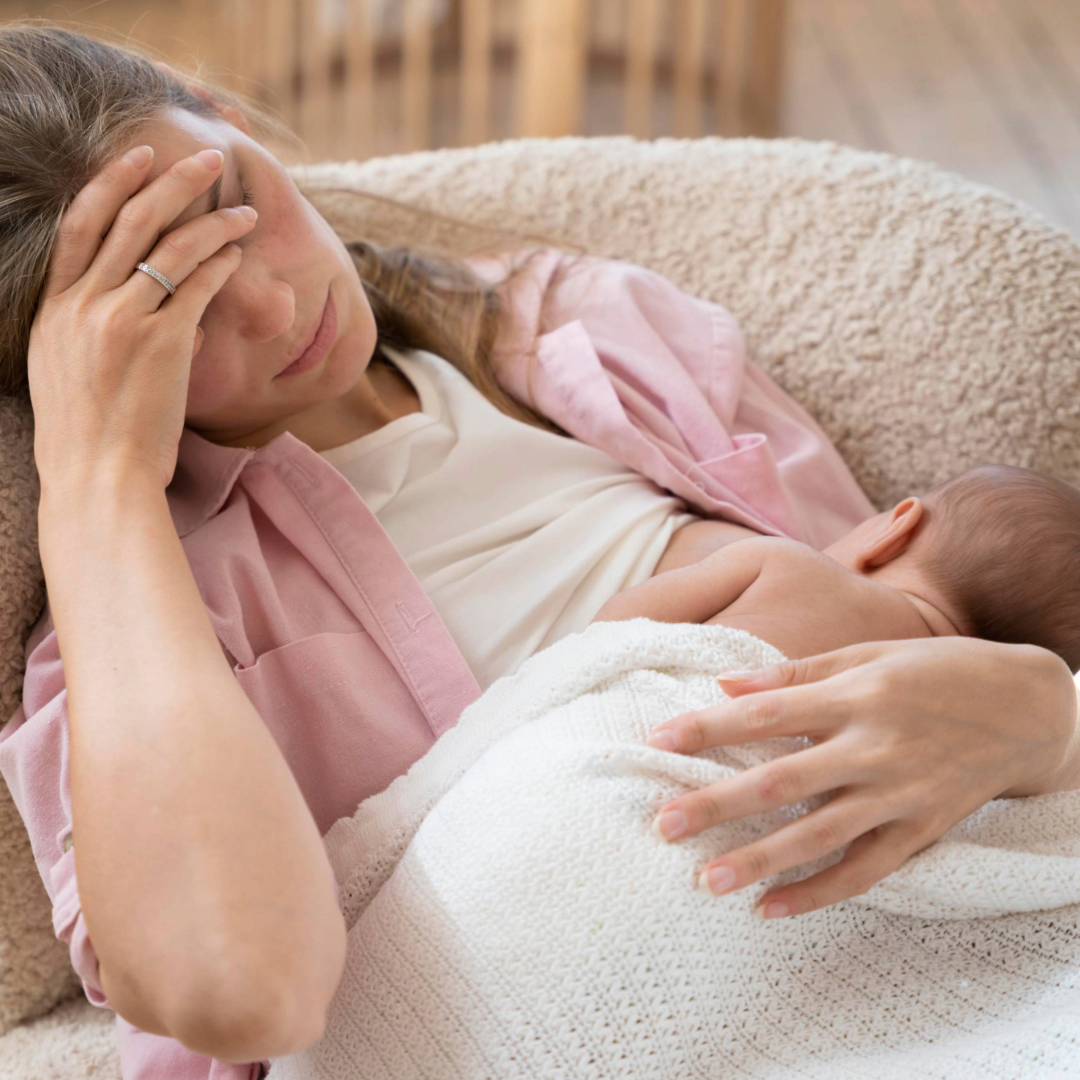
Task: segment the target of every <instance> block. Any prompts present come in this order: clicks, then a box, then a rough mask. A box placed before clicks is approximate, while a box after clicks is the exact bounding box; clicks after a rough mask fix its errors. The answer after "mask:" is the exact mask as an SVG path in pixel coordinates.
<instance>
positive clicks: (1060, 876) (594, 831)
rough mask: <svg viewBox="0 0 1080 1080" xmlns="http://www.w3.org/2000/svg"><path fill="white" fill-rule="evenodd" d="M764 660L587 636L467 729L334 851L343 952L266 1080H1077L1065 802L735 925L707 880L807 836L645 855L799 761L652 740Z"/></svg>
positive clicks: (719, 832)
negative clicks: (836, 898) (729, 788)
mask: <svg viewBox="0 0 1080 1080" xmlns="http://www.w3.org/2000/svg"><path fill="white" fill-rule="evenodd" d="M778 659H782V656H781V654H780V653H779V652H778V651H777V650H776V649H775V648H773V647H772V646H770V645H768V644H766V643H765V642H763V641H761V640H760V639H758V638H755V637H752V636H751V635H749V634H746V633H744V632H743V631H734V630H729V629H727V628H725V627H721V626H703V625H695V624H667V623H654V622H651V621H649V620H646V619H633V620H630V621H626V622H603V623H594V624H592V625H591V626H589V627H588V628H587V629H586V630H585V631H584V632H582V633H580V634H573V635H571V636H569V637H566V638H563V639H562V640H561V641H559V642H557V643H556V644H555V645H553V646H551V647H549V648H547V649H545V650H543V651H542V652H540V653H537V654H536V655H535V656H533V657H531V658H530V659H529V660H528V661H526V662H525V663H524V664H523V665H522V666H521V668H520V669H519V670H518V671H517V673H515V674H514V675H513V676H509V677H507V678H503V679H500V680H498V681H497V682H496V683H494V684H493V685H492V686H490V687H489V688H488V690H487V691H486V692H485V693H484V694H483V696H482V697H481V698H479V699H478V700H477V701H476V702H474V703H473V704H472V705H471V706H470V707H469V708H467V709H466V710H465V711H464V712H463V713H462V715H461V719H460V721H459V722H458V724H457V726H456V727H455V728H453V729H452V730H451V731H449V732H447V733H446V734H445V735H444V736H442V738H441V739H440V740H439V741H438V742H437V743H436V744H435V745H434V746H433V747H432V748H431V750H430V751H429V752H428V753H427V754H426V755H425V756H424V757H423V758H422V759H421V760H420V761H418V762H417V763H416V764H415V765H414V766H413V767H412V768H411V769H410V770H409V772H408V774H406V775H405V776H401V777H398V779H396V780H395V781H394V782H393V783H392V784H391V785H390V786H389V787H388V788H387V789H386V790H385V791H383V792H381V793H379V794H378V795H376V796H375V797H373V798H371V799H369V800H366V801H365V802H364V803H362V804H361V805H360V807H359V808H358V810H357V812H356V814H355V815H354V816H353V817H352V818H342V819H341V820H339V821H338V822H337V823H336V824H335V825H334V826H333V827H332V828H331V829H330V830H329V832H328V833H327V835H326V837H325V840H326V844H327V848H328V850H329V852H330V856H331V861H332V863H333V866H334V869H335V873H336V874H337V877H338V881H339V883H340V885H341V888H342V904H343V909H344V911H345V916H346V922H347V925H348V926H349V937H348V957H347V961H346V967H345V972H344V976H343V978H342V981H341V984H340V986H339V988H338V991H337V994H336V997H335V999H334V1001H333V1003H332V1006H331V1010H330V1014H329V1019H328V1023H327V1028H326V1031H325V1033H324V1035H323V1037H322V1038H321V1039H320V1040H319V1041H318V1042H317V1043H316V1044H315V1045H314V1046H312V1047H310V1048H309V1049H308V1050H305V1051H303V1052H301V1053H298V1054H294V1055H291V1056H289V1057H284V1058H279V1059H274V1061H273V1062H272V1066H273V1067H272V1069H271V1073H270V1077H271V1080H411V1078H421V1077H423V1078H426V1080H451V1078H468V1080H487V1078H491V1080H517V1078H521V1080H547V1078H556V1077H558V1078H560V1080H591V1078H601V1077H602V1078H609V1077H620V1078H623V1077H625V1078H633V1080H654V1078H655V1080H683V1078H687V1080H689V1078H702V1080H705V1078H716V1080H736V1078H742V1077H755V1078H769V1080H792V1078H796V1077H799V1078H804V1077H805V1078H816V1077H821V1078H823V1080H825V1078H827V1080H846V1078H848V1077H850V1078H852V1080H890V1078H894V1077H895V1078H901V1077H903V1078H905V1080H906V1078H920V1080H921V1078H929V1077H948V1078H950V1080H953V1078H955V1080H973V1078H976V1077H978V1078H984V1077H997V1078H1001V1080H1019V1078H1027V1077H1039V1078H1050V1077H1073V1078H1075V1077H1077V1076H1078V1075H1080V793H1075V792H1068V793H1060V794H1056V795H1047V796H1039V797H1032V798H1027V799H1002V800H995V801H993V802H991V803H989V804H987V805H986V806H984V807H983V808H981V809H980V810H979V811H977V812H976V813H974V814H972V815H971V816H970V817H968V818H966V819H965V820H964V821H962V822H960V823H959V824H957V825H956V826H955V827H954V828H952V829H951V830H950V831H949V832H948V833H947V834H946V835H945V836H944V837H942V838H941V840H939V841H938V842H937V843H935V844H933V845H931V846H930V847H929V848H927V849H926V850H925V851H923V852H921V853H920V854H918V855H916V856H914V857H913V858H911V859H909V860H908V861H907V863H905V865H904V866H903V867H902V868H901V869H900V870H899V871H897V872H896V873H894V874H893V875H891V876H890V877H889V878H887V879H886V880H885V881H883V882H881V883H879V884H878V885H876V886H874V887H873V888H872V889H870V890H869V891H868V892H867V893H865V894H863V895H862V896H859V897H857V898H854V899H852V900H849V901H846V902H844V903H841V904H837V905H833V906H832V907H829V908H825V909H823V910H821V911H817V912H813V913H810V914H807V915H801V916H796V917H792V918H787V919H776V920H769V921H762V920H759V919H754V918H752V917H751V911H752V909H753V906H754V902H755V900H756V898H757V897H758V896H760V895H761V894H762V893H763V892H764V888H765V885H767V884H768V885H771V884H777V883H780V882H784V881H790V880H794V879H796V878H799V877H803V876H805V875H806V874H807V873H808V872H810V871H812V870H817V869H821V868H823V867H825V866H827V865H829V864H831V863H832V862H835V861H836V860H837V858H838V857H839V856H838V855H837V854H834V855H832V856H829V857H827V858H825V859H822V860H819V861H818V862H816V863H814V864H812V865H811V866H809V867H802V868H796V869H793V870H791V871H788V872H786V873H784V874H780V875H776V876H775V877H774V878H772V879H769V881H767V882H765V883H762V884H759V885H757V886H752V887H749V888H747V889H744V890H740V891H739V892H737V893H734V894H732V895H729V896H726V897H720V898H717V897H713V896H709V895H707V894H704V893H701V892H698V891H696V890H695V888H694V884H695V879H696V877H697V873H698V871H699V870H700V868H701V866H702V865H703V864H704V863H705V862H706V861H708V860H709V859H711V858H713V857H715V856H716V855H718V854H720V853H721V852H723V851H727V850H731V849H732V848H734V847H737V846H740V845H742V844H745V843H747V842H748V841H750V840H751V839H753V838H755V837H759V836H762V835H765V834H766V833H768V832H771V831H772V830H774V829H775V828H777V827H779V826H781V825H783V824H785V823H786V822H788V821H790V820H792V819H793V818H794V817H796V816H798V815H800V814H802V813H806V812H808V811H809V810H811V809H813V808H814V807H816V806H817V805H820V804H821V802H822V801H824V796H818V797H817V798H816V799H814V800H811V801H808V802H807V803H805V804H801V805H800V806H797V807H792V808H787V809H785V810H782V811H776V812H772V813H767V814H759V815H756V816H754V817H750V818H744V819H742V820H739V821H734V822H729V823H726V824H723V825H720V826H717V827H715V828H713V829H710V830H708V831H706V832H705V833H703V834H701V835H699V836H696V837H693V838H692V839H690V840H684V841H680V842H677V843H674V844H666V843H665V842H664V841H662V840H659V839H657V838H656V837H654V836H652V835H651V834H650V832H649V826H650V824H651V822H652V819H653V817H654V814H655V812H656V810H657V809H658V808H659V807H660V806H662V805H663V804H664V803H666V802H668V801H670V800H671V799H672V798H674V797H675V796H677V795H678V794H680V793H682V792H685V791H687V790H690V789H692V788H697V787H701V786H703V785H705V784H709V783H712V782H714V781H716V780H720V779H722V778H724V777H727V776H731V775H732V774H734V773H736V772H738V771H740V770H743V769H745V768H748V767H749V766H751V765H753V764H756V763H758V762H760V761H764V760H767V759H769V758H772V757H775V756H777V755H779V754H783V753H788V752H791V751H794V750H797V749H799V748H802V747H804V746H806V745H808V743H807V741H806V740H802V739H774V740H769V741H763V742H759V743H757V744H751V745H744V746H741V747H736V748H729V749H718V750H709V751H704V752H701V753H699V754H697V755H694V756H684V755H678V754H672V753H667V752H664V751H660V750H654V749H651V748H650V747H647V746H645V745H643V743H644V740H645V738H646V737H647V736H648V734H649V732H650V731H651V730H652V729H653V728H654V727H655V726H656V725H657V724H659V723H661V722H662V721H663V720H666V719H669V718H670V717H672V716H675V715H677V714H678V713H681V712H685V711H687V710H689V709H695V708H701V707H703V706H705V705H707V704H710V703H714V702H717V701H720V700H722V699H723V696H724V695H723V693H722V692H721V690H720V689H719V687H718V685H717V684H716V682H715V674H716V673H717V672H719V671H723V670H725V669H729V668H746V667H755V666H758V665H760V664H764V663H769V662H772V661H774V660H778Z"/></svg>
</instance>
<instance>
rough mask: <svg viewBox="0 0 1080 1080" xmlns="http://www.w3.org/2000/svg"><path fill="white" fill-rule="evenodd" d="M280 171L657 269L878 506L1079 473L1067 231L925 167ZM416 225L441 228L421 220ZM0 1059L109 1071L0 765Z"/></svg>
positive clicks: (565, 156) (39, 593)
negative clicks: (731, 336) (712, 321)
mask: <svg viewBox="0 0 1080 1080" xmlns="http://www.w3.org/2000/svg"><path fill="white" fill-rule="evenodd" d="M291 171H292V174H293V176H294V179H296V180H297V182H298V183H299V184H300V185H301V186H302V187H303V188H305V190H306V191H307V192H308V194H309V197H310V198H311V199H312V202H313V203H314V204H315V205H316V206H317V207H318V208H319V209H320V210H321V211H322V212H323V213H324V214H325V215H326V216H327V218H328V220H330V221H331V222H332V223H333V224H335V227H337V228H338V229H339V233H340V234H341V235H342V236H343V238H344V239H346V240H351V239H358V238H362V237H365V236H367V237H372V238H374V239H376V240H378V241H380V242H390V241H392V242H399V243H407V242H410V241H413V242H415V241H417V240H420V239H424V238H426V237H427V236H429V235H430V234H429V233H427V231H426V230H427V229H429V228H431V225H430V223H429V224H425V225H424V226H423V228H424V235H423V236H421V235H419V232H418V230H419V229H420V225H419V224H418V221H417V219H416V217H415V215H407V214H404V213H402V212H401V211H398V210H396V209H395V208H394V207H393V206H392V205H388V204H386V203H383V202H379V201H377V200H361V201H357V200H353V199H351V197H350V196H349V194H348V193H342V192H331V191H329V190H326V189H328V188H331V187H345V188H348V189H355V190H362V191H366V192H370V193H373V194H375V195H381V196H389V197H391V198H393V199H397V200H400V201H402V202H405V203H408V204H412V205H415V206H419V207H421V208H424V209H426V210H432V211H436V212H441V213H442V214H449V215H454V216H456V217H459V218H464V219H466V220H468V221H470V222H473V223H476V224H479V225H483V226H488V227H491V228H499V227H503V226H505V225H506V224H507V223H512V225H513V227H514V228H515V229H517V230H520V231H521V232H523V233H531V234H536V235H542V236H544V237H547V238H548V239H549V240H550V239H556V240H558V239H562V240H565V241H567V242H570V243H573V244H576V245H580V246H582V247H584V248H586V249H587V250H589V251H591V252H593V253H595V254H599V255H604V256H609V257H612V258H619V259H626V260H629V261H632V262H636V263H639V264H641V265H643V266H647V267H650V268H652V269H655V270H657V271H660V272H661V273H663V274H665V275H667V276H668V277H670V278H671V279H672V280H674V281H675V282H676V283H677V284H678V285H680V286H681V287H683V288H684V289H686V290H688V291H689V292H692V293H694V294H696V295H699V296H703V297H705V298H707V299H710V300H714V301H717V302H719V303H722V304H723V305H724V306H726V307H727V308H729V309H730V310H731V311H732V312H733V313H734V314H735V316H736V317H737V318H738V319H739V321H740V323H741V325H742V327H743V329H744V331H745V333H746V337H747V343H748V348H749V352H750V357H751V359H752V360H753V362H755V363H756V364H758V365H759V366H760V367H761V368H763V369H764V370H765V371H766V372H768V373H769V374H770V375H771V376H773V377H774V378H775V379H776V380H777V381H778V382H779V383H780V385H781V386H783V387H784V389H786V390H787V391H788V392H789V393H791V394H792V395H793V396H794V397H795V398H796V399H797V400H798V401H800V402H801V403H802V404H803V405H804V406H805V407H806V408H807V409H809V411H810V412H811V413H812V414H813V415H814V416H815V417H816V418H817V420H818V421H819V422H820V423H821V425H822V426H823V427H824V429H825V431H826V432H827V433H828V435H829V436H830V438H832V439H833V441H834V442H835V443H836V445H837V447H838V448H839V450H840V452H841V453H842V454H843V456H844V458H845V459H846V460H847V462H848V463H849V465H850V466H851V468H852V469H853V471H854V473H855V475H856V476H857V477H858V479H859V481H860V483H861V484H862V485H863V487H864V488H865V490H866V492H867V494H868V495H869V496H870V498H871V500H872V501H873V502H874V503H875V504H876V505H877V506H878V508H879V509H884V508H885V507H887V506H889V505H892V503H893V502H895V501H898V500H899V499H900V498H902V497H903V496H904V495H906V494H908V493H909V492H918V491H921V490H925V489H927V488H929V487H932V486H933V485H934V484H936V483H939V482H941V481H942V480H944V479H946V478H947V477H949V476H951V475H953V474H955V473H957V472H959V471H962V470H963V469H966V468H970V467H972V466H974V465H977V464H981V463H985V462H991V461H996V462H1003V463H1006V464H1013V465H1023V466H1027V467H1029V468H1034V469H1038V470H1040V471H1044V472H1047V473H1050V474H1052V475H1054V476H1057V477H1059V478H1061V479H1063V480H1066V481H1069V482H1071V483H1080V247H1078V246H1077V244H1076V243H1075V242H1074V241H1073V240H1072V239H1071V238H1070V237H1069V236H1068V235H1067V234H1065V233H1063V232H1060V231H1058V230H1056V229H1055V228H1054V227H1052V226H1051V225H1049V224H1048V223H1047V222H1045V221H1044V220H1043V219H1041V218H1040V217H1039V216H1038V215H1037V214H1035V213H1034V212H1033V211H1032V210H1030V209H1028V208H1027V207H1025V206H1023V205H1021V204H1019V203H1017V202H1015V201H1013V200H1011V199H1009V198H1008V197H1006V196H1004V195H1002V194H1000V193H998V192H995V191H992V190H990V189H988V188H984V187H980V186H978V185H975V184H972V183H968V182H966V181H964V180H961V179H959V178H958V177H955V176H952V175H950V174H948V173H945V172H942V171H941V170H939V169H937V168H935V167H933V166H931V165H927V164H922V163H919V162H915V161H909V160H904V159H900V158H895V157H892V156H889V155H885V154H871V153H864V152H860V151H855V150H851V149H847V148H844V147H841V146H837V145H835V144H833V143H810V142H804V141H800V140H793V139H788V140H777V141H765V140H756V139H728V140H724V139H717V138H707V139H698V140H673V139H661V140H657V141H654V142H639V141H636V140H634V139H631V138H625V137H615V138H596V139H580V138H567V139H557V140H541V139H536V140H532V139H527V140H516V141H509V142H504V143H493V144H489V145H486V146H481V147H476V148H470V149H465V150H441V151H433V152H425V153H417V154H409V155H403V156H399V157H392V158H383V159H375V160H370V161H366V162H362V163H357V162H347V163H339V162H328V163H323V164H319V165H315V166H308V167H302V166H297V167H294V168H293V169H292V170H291ZM435 227H436V229H437V230H438V229H442V228H447V229H450V228H452V226H451V225H449V224H437V225H436V226H435ZM37 499H38V482H37V474H36V471H35V468H34V458H33V426H32V417H31V414H30V409H29V405H28V404H27V403H25V402H22V401H11V400H8V401H3V402H0V574H2V580H3V583H4V584H3V589H2V594H0V723H2V722H3V721H4V720H6V719H7V718H8V717H9V716H10V715H11V714H12V713H13V712H14V711H15V710H16V708H17V707H18V704H19V700H20V698H19V695H20V693H21V688H22V675H23V667H24V658H23V646H24V643H25V641H26V638H27V635H28V633H29V631H30V628H31V627H32V625H33V624H34V622H35V621H36V620H37V618H38V616H39V614H40V612H41V610H42V607H43V604H44V598H45V592H44V582H43V578H42V573H41V565H40V561H39V559H38V555H37V545H36V539H37V536H36V520H37V519H36V511H37ZM0 866H2V867H3V901H2V903H0V1076H2V1077H4V1078H5V1080H74V1078H76V1077H79V1078H83V1077H90V1076H93V1077H95V1078H102V1080H104V1078H110V1080H116V1078H118V1077H119V1075H120V1071H119V1063H118V1058H117V1055H116V1049H115V1038H114V1034H113V1024H112V1021H113V1014H112V1013H111V1012H110V1011H108V1010H103V1009H95V1008H93V1007H92V1006H90V1005H89V1003H88V1002H87V1001H86V1000H85V998H83V996H82V993H81V987H80V984H79V982H78V980H77V979H76V977H75V974H74V972H73V971H72V969H71V966H70V963H69V961H68V956H67V950H66V947H65V946H64V945H63V944H61V943H60V942H58V941H56V939H55V937H54V935H53V932H52V926H51V919H50V908H49V902H48V897H47V895H46V893H45V889H44V887H43V885H42V883H41V880H40V878H39V877H38V874H37V871H36V869H35V866H34V861H33V857H32V855H31V851H30V844H29V840H28V838H27V835H26V831H25V829H24V827H23V825H22V821H21V819H20V818H19V815H18V813H17V811H16V810H15V808H14V805H13V803H12V802H11V799H10V796H9V795H8V793H7V791H6V789H3V787H2V782H0Z"/></svg>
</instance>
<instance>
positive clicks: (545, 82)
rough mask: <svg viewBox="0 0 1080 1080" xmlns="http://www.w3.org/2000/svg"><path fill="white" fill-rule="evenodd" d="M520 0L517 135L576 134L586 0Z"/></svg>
mask: <svg viewBox="0 0 1080 1080" xmlns="http://www.w3.org/2000/svg"><path fill="white" fill-rule="evenodd" d="M518 3H519V7H518V29H517V67H518V70H517V76H516V79H517V85H516V87H515V98H516V100H515V103H514V105H515V110H514V111H515V127H516V129H517V134H518V135H521V136H548V137H555V136H559V135H571V134H574V133H576V132H577V131H578V130H579V127H580V124H581V114H582V106H583V104H584V96H585V60H586V48H585V46H586V19H585V14H586V11H585V0H518Z"/></svg>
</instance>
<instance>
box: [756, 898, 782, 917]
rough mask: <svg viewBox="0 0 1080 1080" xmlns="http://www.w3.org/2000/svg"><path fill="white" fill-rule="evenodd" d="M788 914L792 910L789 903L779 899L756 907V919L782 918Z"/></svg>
mask: <svg viewBox="0 0 1080 1080" xmlns="http://www.w3.org/2000/svg"><path fill="white" fill-rule="evenodd" d="M788 914H790V912H789V911H788V906H787V904H782V903H780V901H779V900H773V901H772V903H770V904H758V906H757V907H756V908H754V918H755V919H782V918H783V917H784V916H785V915H788Z"/></svg>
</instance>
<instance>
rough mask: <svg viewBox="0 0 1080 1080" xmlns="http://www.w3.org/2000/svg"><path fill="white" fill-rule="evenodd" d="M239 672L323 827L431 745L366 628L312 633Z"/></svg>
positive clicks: (430, 736) (428, 734)
mask: <svg viewBox="0 0 1080 1080" xmlns="http://www.w3.org/2000/svg"><path fill="white" fill-rule="evenodd" d="M233 674H234V675H235V677H236V679H237V681H238V682H239V683H240V686H241V688H242V689H243V691H244V693H246V694H247V696H248V698H249V699H250V701H251V703H252V704H253V705H254V706H255V709H256V710H257V712H258V713H259V715H260V716H261V717H262V719H263V721H264V722H265V723H266V726H267V728H269V730H270V733H271V735H272V736H273V737H274V740H275V741H276V742H277V744H278V747H279V748H280V750H281V752H282V754H283V756H284V757H285V760H286V762H287V763H288V765H289V768H290V769H291V770H292V772H293V775H294V776H295V777H296V780H297V783H298V784H299V786H300V789H301V791H302V792H303V795H304V798H305V799H306V800H307V803H308V805H309V807H310V808H311V810H312V813H313V815H314V816H315V819H316V822H317V823H318V824H319V826H320V828H321V829H324V830H325V829H326V828H329V826H330V825H331V824H333V822H334V821H335V820H336V819H337V818H338V817H340V816H341V815H343V814H351V813H352V812H353V811H354V810H355V809H356V806H357V804H358V803H359V801H360V800H361V799H363V798H366V797H367V796H368V795H370V794H374V793H375V792H377V791H381V790H382V789H383V788H384V787H385V786H386V785H387V784H388V783H389V782H390V780H392V779H393V778H394V777H395V776H397V775H398V774H399V773H402V772H404V771H406V770H407V769H408V767H409V765H411V764H412V762H413V761H415V760H416V759H417V758H418V757H419V756H421V754H423V753H424V751H425V750H426V749H427V748H428V747H429V746H430V745H431V743H432V742H434V735H433V734H432V732H431V730H430V728H429V726H428V725H427V723H426V721H425V720H424V718H423V716H422V714H421V713H420V710H419V708H418V706H417V704H416V702H415V701H414V699H413V697H412V695H411V693H410V692H409V689H408V687H407V686H406V684H405V682H404V681H403V680H402V679H401V677H400V676H399V675H398V673H397V671H396V669H395V668H394V666H393V665H392V664H391V662H390V660H389V659H388V658H387V657H386V655H385V654H384V653H383V651H382V650H381V649H380V648H379V647H378V645H376V644H375V642H374V640H373V639H372V637H371V636H370V635H369V634H368V633H367V632H366V631H363V630H359V631H354V632H348V633H322V634H312V635H311V636H310V637H304V638H300V639H298V640H297V641H292V642H290V643H289V644H287V645H281V646H279V647H278V648H276V649H270V650H269V651H267V652H265V653H263V654H262V655H261V656H259V657H258V659H257V660H256V661H255V663H254V664H251V665H249V666H247V667H241V666H236V667H234V668H233Z"/></svg>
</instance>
